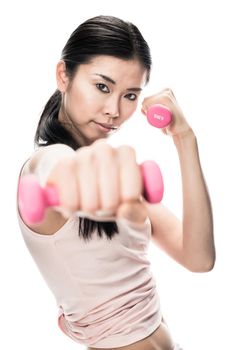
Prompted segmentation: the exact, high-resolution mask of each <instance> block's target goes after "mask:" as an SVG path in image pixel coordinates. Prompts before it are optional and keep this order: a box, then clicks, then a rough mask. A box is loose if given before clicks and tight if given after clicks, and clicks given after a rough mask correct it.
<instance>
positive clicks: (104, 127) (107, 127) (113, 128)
mask: <svg viewBox="0 0 234 350" xmlns="http://www.w3.org/2000/svg"><path fill="white" fill-rule="evenodd" d="M94 123H95V124H96V125H98V126H99V129H100V130H102V131H105V132H110V131H116V130H117V129H118V126H116V125H111V124H104V123H96V122H94Z"/></svg>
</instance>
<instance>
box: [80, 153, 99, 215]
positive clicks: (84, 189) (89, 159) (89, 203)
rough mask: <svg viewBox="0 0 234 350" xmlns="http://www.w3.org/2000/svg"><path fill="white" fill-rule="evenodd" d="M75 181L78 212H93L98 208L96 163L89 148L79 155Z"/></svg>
mask: <svg viewBox="0 0 234 350" xmlns="http://www.w3.org/2000/svg"><path fill="white" fill-rule="evenodd" d="M76 173H77V179H78V187H79V203H80V205H79V210H81V211H85V212H93V211H95V210H97V209H98V207H99V197H98V184H97V177H96V173H97V171H96V162H95V157H94V155H93V152H92V150H91V149H90V148H87V149H83V150H82V152H80V153H79V157H78V162H77V169H76Z"/></svg>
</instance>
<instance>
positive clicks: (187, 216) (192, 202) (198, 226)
mask: <svg viewBox="0 0 234 350" xmlns="http://www.w3.org/2000/svg"><path fill="white" fill-rule="evenodd" d="M173 141H174V144H175V146H176V148H177V151H178V156H179V160H180V168H181V176H182V191H183V252H184V259H185V262H186V265H187V266H188V268H190V269H191V270H193V271H207V270H210V269H211V268H212V267H213V265H214V262H215V245H214V237H213V216H212V207H211V201H210V198H209V194H208V189H207V186H206V183H205V179H204V176H203V173H202V169H201V165H200V160H199V152H198V145H197V140H196V136H195V135H194V133H193V131H192V129H190V130H189V131H187V132H185V133H184V134H183V135H180V136H179V135H178V136H173Z"/></svg>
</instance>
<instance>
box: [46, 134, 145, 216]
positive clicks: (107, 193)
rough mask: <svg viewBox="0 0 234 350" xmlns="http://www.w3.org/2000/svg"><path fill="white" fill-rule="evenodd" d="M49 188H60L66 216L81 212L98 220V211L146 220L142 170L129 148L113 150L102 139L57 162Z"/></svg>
mask: <svg viewBox="0 0 234 350" xmlns="http://www.w3.org/2000/svg"><path fill="white" fill-rule="evenodd" d="M46 185H54V186H55V187H56V188H57V190H58V194H59V200H60V208H59V211H61V213H62V214H63V215H64V216H67V215H68V216H69V215H70V214H71V213H74V212H77V211H79V212H84V213H87V214H89V215H90V217H92V218H94V217H95V218H96V220H97V221H98V216H95V215H96V214H95V212H97V211H103V212H107V213H112V215H111V216H112V218H113V216H114V217H116V216H124V217H125V218H127V219H132V220H136V221H142V220H143V221H144V220H145V217H146V215H145V214H146V211H145V210H146V209H145V207H144V205H143V203H142V202H141V194H142V190H143V183H142V177H141V172H140V167H139V165H138V164H137V162H136V154H135V150H134V149H133V148H132V147H130V146H127V145H123V146H120V147H118V148H113V147H112V146H110V145H109V144H107V143H106V142H105V141H104V140H100V139H99V140H97V141H95V142H94V143H93V144H92V145H90V146H85V147H82V148H79V149H78V150H77V151H76V153H75V154H74V157H66V156H65V157H64V158H62V159H61V160H59V161H58V162H57V163H56V165H55V166H54V167H53V168H52V170H51V172H50V173H49V176H48V178H47V182H46ZM86 216H88V215H86ZM107 216H108V215H107ZM100 221H104V220H103V216H101V217H100Z"/></svg>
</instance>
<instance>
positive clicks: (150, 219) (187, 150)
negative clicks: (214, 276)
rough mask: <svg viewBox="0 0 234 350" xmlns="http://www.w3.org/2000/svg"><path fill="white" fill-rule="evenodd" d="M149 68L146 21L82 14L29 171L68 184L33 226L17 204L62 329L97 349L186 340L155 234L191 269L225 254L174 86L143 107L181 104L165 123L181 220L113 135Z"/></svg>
mask: <svg viewBox="0 0 234 350" xmlns="http://www.w3.org/2000/svg"><path fill="white" fill-rule="evenodd" d="M150 69H151V57H150V51H149V47H148V45H147V43H146V41H145V40H144V38H143V37H142V35H141V33H140V32H139V30H138V29H137V27H136V26H134V25H133V24H131V23H129V22H124V21H122V20H120V19H118V18H115V17H110V16H98V17H95V18H92V19H89V20H87V21H86V22H84V23H82V24H81V25H80V26H79V27H78V28H77V29H76V30H75V31H74V32H73V33H72V34H71V36H70V38H69V39H68V41H67V43H66V45H65V47H64V49H63V51H62V56H61V59H60V61H59V62H58V64H57V67H56V77H57V90H56V91H55V93H54V94H53V95H52V96H51V98H50V99H49V101H48V102H47V104H46V105H45V108H44V110H43V113H42V115H41V118H40V121H39V124H38V128H37V131H36V135H35V143H36V144H37V146H39V147H38V149H37V150H36V152H34V153H33V154H32V156H31V158H30V159H29V160H28V161H26V163H25V164H24V166H23V168H22V171H21V176H24V175H27V174H34V175H35V176H36V177H37V178H38V181H39V182H40V184H41V185H42V186H44V185H54V186H56V188H57V190H58V193H59V198H60V203H61V206H60V207H53V208H50V209H47V211H46V214H45V218H44V219H43V221H42V222H40V223H38V224H33V225H29V224H27V223H26V222H24V221H23V219H22V217H21V216H20V214H19V213H18V218H19V225H20V228H21V231H22V234H23V237H24V240H25V243H26V245H27V247H28V249H29V251H30V253H31V254H32V257H33V258H34V260H35V262H36V264H37V265H38V268H39V269H40V271H41V273H42V275H43V277H44V278H45V280H46V282H47V284H48V286H49V288H50V289H51V291H52V292H53V293H54V295H55V298H56V301H57V304H58V307H59V317H58V323H59V326H60V328H61V329H62V331H63V332H64V333H65V334H66V335H68V336H69V337H71V338H72V339H73V340H74V341H76V342H78V343H80V344H85V345H86V346H87V347H88V349H89V350H94V349H102V348H103V349H109V350H110V349H126V350H127V349H128V350H132V349H134V350H140V349H144V350H151V349H155V350H156V349H157V350H172V349H179V346H178V345H177V344H175V342H174V340H173V339H172V337H171V334H170V331H169V329H168V326H167V324H166V323H165V320H164V319H163V315H162V311H161V308H160V300H159V295H158V293H157V288H156V283H155V279H154V277H153V275H152V272H151V270H150V263H149V261H148V260H147V257H146V253H147V249H148V244H149V241H150V239H153V241H154V242H155V244H157V245H158V246H159V247H160V248H161V249H163V250H164V251H165V252H166V253H167V254H168V255H169V256H171V257H172V258H173V259H174V260H175V261H176V262H177V263H180V264H181V265H183V266H184V267H185V268H187V269H188V270H190V271H193V272H203V271H204V272H205V271H209V270H211V269H212V268H213V266H214V262H215V246H214V239H213V220H212V209H211V203H210V199H209V194H208V191H207V187H206V184H205V180H204V177H203V174H202V169H201V165H200V161H199V154H198V146H197V140H196V136H195V134H194V132H193V130H192V128H191V126H190V125H189V124H188V122H187V120H186V119H185V116H184V115H183V112H182V110H181V109H180V107H179V105H178V103H177V101H176V98H175V96H174V94H173V92H172V91H171V90H170V89H165V90H163V91H161V92H160V93H157V94H155V95H153V96H150V97H146V98H145V99H144V100H143V103H142V113H143V115H146V113H147V110H148V108H149V107H150V106H151V105H153V104H160V105H163V106H165V107H166V108H168V109H170V111H171V113H172V116H173V118H172V122H171V123H170V125H169V126H168V127H166V128H164V129H163V132H164V133H165V135H168V137H171V139H172V140H173V142H174V144H175V147H176V149H177V151H178V156H179V161H180V166H181V175H182V184H183V220H182V222H181V221H180V220H179V219H178V218H177V217H176V216H175V215H174V214H173V213H171V212H170V211H169V210H168V209H167V208H166V207H165V206H163V205H162V204H150V203H148V202H147V201H146V200H145V199H144V198H143V197H142V195H141V194H142V180H141V174H140V170H139V165H138V164H137V163H136V154H135V151H134V149H133V148H132V147H129V146H126V145H123V146H120V147H118V148H114V147H111V146H110V145H108V143H107V142H106V139H107V138H108V137H109V136H111V135H112V134H113V133H114V132H117V131H118V129H119V128H120V127H121V125H123V123H124V122H125V121H126V120H127V119H128V118H130V117H131V116H132V115H133V113H134V111H135V110H136V108H137V104H138V100H139V96H140V94H141V92H142V90H143V88H144V86H145V85H146V84H147V82H148V81H149V77H150ZM144 117H145V116H144ZM142 137H143V138H144V137H145V134H143V135H142ZM77 212H79V213H80V215H79V216H77Z"/></svg>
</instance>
